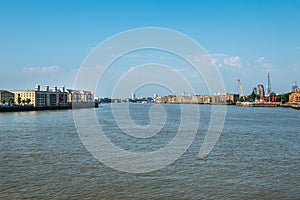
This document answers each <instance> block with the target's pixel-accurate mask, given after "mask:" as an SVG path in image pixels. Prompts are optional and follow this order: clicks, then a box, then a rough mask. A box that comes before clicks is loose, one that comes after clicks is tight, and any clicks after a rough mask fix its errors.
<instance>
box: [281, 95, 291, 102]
mask: <svg viewBox="0 0 300 200" xmlns="http://www.w3.org/2000/svg"><path fill="white" fill-rule="evenodd" d="M289 95H290V93H286V94H281V95H280V99H281V103H287V102H289Z"/></svg>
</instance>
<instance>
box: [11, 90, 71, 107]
mask: <svg viewBox="0 0 300 200" xmlns="http://www.w3.org/2000/svg"><path fill="white" fill-rule="evenodd" d="M45 88H46V89H47V87H45ZM48 88H49V87H48ZM12 93H13V94H14V102H15V103H17V104H24V101H27V104H29V105H32V106H34V107H48V106H67V105H68V103H67V93H66V92H62V91H60V90H57V87H53V88H52V90H49V89H47V90H40V86H39V85H36V86H35V89H34V90H13V91H12ZM28 99H29V100H28Z"/></svg>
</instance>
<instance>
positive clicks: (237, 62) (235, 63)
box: [210, 54, 242, 67]
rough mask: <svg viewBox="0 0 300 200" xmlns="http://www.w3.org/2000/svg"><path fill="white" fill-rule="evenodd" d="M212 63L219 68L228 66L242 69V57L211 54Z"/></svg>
mask: <svg viewBox="0 0 300 200" xmlns="http://www.w3.org/2000/svg"><path fill="white" fill-rule="evenodd" d="M210 57H211V59H212V62H213V63H214V64H215V65H217V66H219V67H223V66H227V67H241V66H242V63H241V57H239V56H229V55H227V54H210Z"/></svg>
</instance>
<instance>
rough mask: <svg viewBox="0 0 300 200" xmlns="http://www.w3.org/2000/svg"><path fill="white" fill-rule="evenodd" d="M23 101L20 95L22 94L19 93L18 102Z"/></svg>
mask: <svg viewBox="0 0 300 200" xmlns="http://www.w3.org/2000/svg"><path fill="white" fill-rule="evenodd" d="M21 102H22V98H21V97H20V95H18V104H21Z"/></svg>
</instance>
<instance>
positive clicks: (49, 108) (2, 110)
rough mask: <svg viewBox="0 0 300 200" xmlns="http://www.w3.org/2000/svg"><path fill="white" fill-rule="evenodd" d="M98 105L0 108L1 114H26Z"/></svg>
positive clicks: (96, 106) (96, 104) (96, 105)
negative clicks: (27, 112) (28, 112)
mask: <svg viewBox="0 0 300 200" xmlns="http://www.w3.org/2000/svg"><path fill="white" fill-rule="evenodd" d="M98 107H99V106H98V103H95V104H86V103H85V104H73V105H67V106H43V107H34V106H27V105H25V106H19V105H15V106H0V112H26V111H46V110H68V109H82V108H98Z"/></svg>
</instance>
